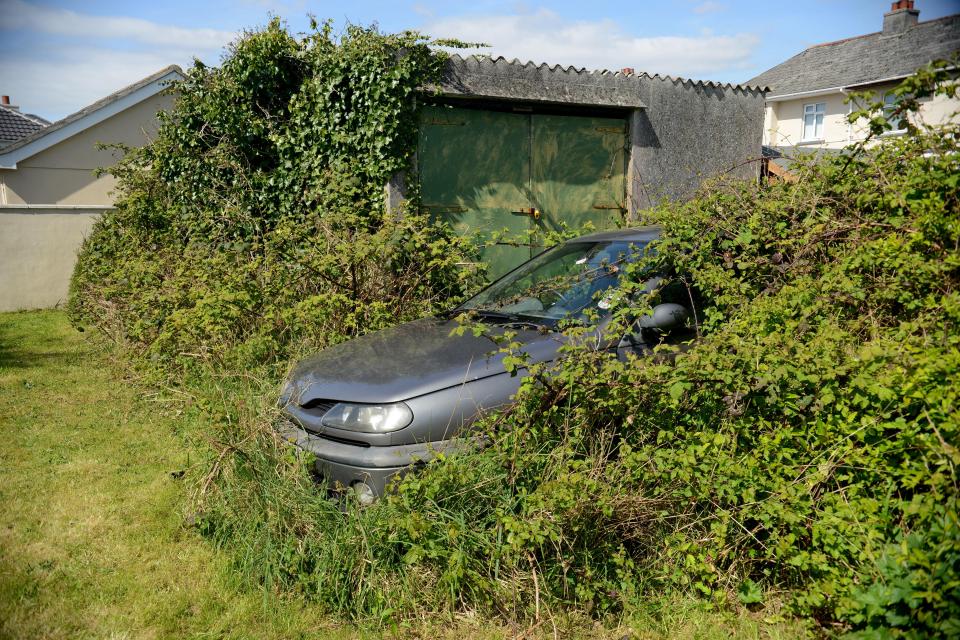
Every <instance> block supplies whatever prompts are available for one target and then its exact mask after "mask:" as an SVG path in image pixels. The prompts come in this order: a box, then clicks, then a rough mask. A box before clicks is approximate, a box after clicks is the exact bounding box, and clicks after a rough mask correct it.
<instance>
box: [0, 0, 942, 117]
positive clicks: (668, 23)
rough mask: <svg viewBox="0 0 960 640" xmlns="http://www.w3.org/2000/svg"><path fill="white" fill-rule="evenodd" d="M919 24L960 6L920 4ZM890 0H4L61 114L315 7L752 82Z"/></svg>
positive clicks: (20, 93) (14, 38)
mask: <svg viewBox="0 0 960 640" xmlns="http://www.w3.org/2000/svg"><path fill="white" fill-rule="evenodd" d="M916 7H917V8H918V9H920V12H921V13H920V20H921V21H923V20H932V19H935V18H939V17H942V16H945V15H949V14H952V13H958V12H960V0H917V1H916ZM889 8H890V1H889V0H800V1H796V2H771V1H770V0H632V1H624V0H619V1H613V0H589V1H587V2H584V1H583V0H578V1H569V0H565V1H561V2H536V1H534V0H521V1H516V0H512V1H510V0H507V1H503V0H472V1H471V2H469V3H464V2H449V1H441V0H413V1H406V0H394V1H393V2H368V1H363V0H354V1H352V2H334V1H332V0H319V1H318V0H235V1H233V2H229V1H226V0H212V1H208V2H203V1H202V0H199V1H198V0H192V1H191V0H157V1H154V2H136V1H126V2H123V1H116V0H86V1H85V2H76V1H70V0H0V93H3V94H9V95H10V96H11V97H12V99H13V102H14V103H16V104H18V105H20V106H21V107H22V108H23V109H24V110H25V111H28V112H32V113H37V114H39V115H42V116H44V117H47V118H50V119H57V118H61V117H63V116H65V115H67V114H69V113H71V112H73V111H76V110H78V109H80V108H81V107H83V106H85V105H87V104H89V103H91V102H94V101H95V100H97V99H99V98H101V97H103V96H104V95H106V94H108V93H110V92H112V91H115V90H117V89H119V88H121V87H123V86H125V85H127V84H130V83H132V82H135V81H136V80H138V79H140V78H142V77H144V76H147V75H149V74H150V73H153V72H154V71H157V70H158V69H160V68H162V67H164V66H166V65H168V64H172V63H176V64H180V65H187V64H189V63H190V61H191V59H192V58H193V57H198V58H200V59H201V60H203V61H204V62H207V63H211V64H216V63H217V61H218V60H219V59H220V57H221V55H222V52H223V46H224V45H225V44H226V43H228V42H229V41H230V40H231V39H233V38H235V37H236V35H237V34H238V33H239V32H241V31H243V30H244V29H251V28H255V27H257V26H258V25H262V24H263V23H265V22H266V20H267V19H268V17H269V15H271V14H274V15H279V16H281V17H283V18H285V19H286V20H287V22H288V24H289V26H290V28H291V29H292V30H294V31H304V30H306V29H307V28H308V17H307V16H308V14H313V15H315V16H316V17H318V18H321V19H323V18H331V19H333V20H334V21H335V22H336V23H337V24H338V25H343V24H345V23H347V22H353V23H356V24H371V23H374V22H376V23H377V24H379V26H380V28H381V29H383V30H385V31H399V30H403V29H417V30H419V31H422V32H424V33H427V34H429V35H431V36H434V37H459V38H461V39H464V40H468V41H474V42H477V41H482V42H486V43H489V44H491V45H492V47H491V48H489V49H484V50H482V51H481V52H482V53H492V54H494V55H504V56H506V57H508V58H513V57H517V58H520V59H522V60H524V61H526V60H527V59H532V60H534V61H536V62H550V63H561V64H573V65H576V66H585V67H588V68H608V69H620V68H622V67H633V68H634V69H636V70H637V71H638V72H639V71H647V72H649V73H661V74H671V75H680V76H684V77H692V78H697V79H705V80H720V81H729V82H743V81H745V80H748V79H749V78H751V77H753V76H754V75H756V74H758V73H760V72H761V71H763V70H765V69H767V68H769V67H772V66H774V65H776V64H778V63H780V62H782V61H783V60H786V59H787V58H789V57H790V56H792V55H794V54H796V53H799V52H800V51H802V50H803V49H804V48H806V47H808V46H810V45H811V44H816V43H819V42H827V41H831V40H838V39H841V38H848V37H851V36H856V35H861V34H864V33H870V32H873V31H878V30H879V29H880V26H881V23H882V16H883V13H884V12H885V11H888V10H889Z"/></svg>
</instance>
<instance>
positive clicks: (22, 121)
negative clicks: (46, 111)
mask: <svg viewBox="0 0 960 640" xmlns="http://www.w3.org/2000/svg"><path fill="white" fill-rule="evenodd" d="M48 124H50V122H49V121H48V120H44V119H43V118H41V117H40V116H35V115H33V114H32V113H23V112H21V111H20V107H18V106H15V105H12V104H10V96H0V149H3V148H4V147H6V146H9V145H11V144H13V143H14V142H16V141H17V140H20V139H21V138H26V137H27V136H29V135H30V134H32V133H36V132H37V131H39V130H40V129H43V128H44V127H45V126H47V125H48Z"/></svg>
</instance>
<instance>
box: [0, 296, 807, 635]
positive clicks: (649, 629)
mask: <svg viewBox="0 0 960 640" xmlns="http://www.w3.org/2000/svg"><path fill="white" fill-rule="evenodd" d="M192 420H198V419H197V418H189V417H188V414H183V413H182V412H180V411H179V409H178V407H177V405H176V404H174V403H171V402H165V401H162V400H161V399H159V398H157V397H156V396H154V395H152V394H149V393H147V392H146V391H145V390H144V389H143V387H141V386H138V385H137V384H136V383H135V382H134V381H132V380H130V379H126V378H125V377H124V375H123V373H122V369H121V368H120V367H117V366H114V365H113V364H112V363H111V361H110V358H109V356H108V354H107V353H106V352H105V351H103V350H102V349H100V348H98V347H97V346H96V344H95V342H94V341H92V340H89V339H86V338H85V337H84V336H83V334H80V333H77V332H76V331H74V330H73V329H72V328H70V326H69V325H68V323H67V320H66V317H65V315H64V314H63V313H62V312H56V311H43V312H29V313H8V314H0V506H2V508H0V637H2V638H76V637H81V638H83V637H91V638H179V637H202V638H220V637H236V638H249V637H263V638H296V637H318V638H334V639H335V638H347V637H351V638H352V637H357V636H362V635H369V634H364V633H363V632H361V631H358V630H357V629H355V628H351V627H346V626H340V625H337V624H335V623H332V622H331V621H330V619H329V618H326V617H324V616H323V615H322V614H321V613H320V612H319V611H318V610H317V608H316V607H312V606H310V605H309V603H305V602H302V601H300V600H298V599H295V598H288V599H281V598H279V597H277V596H275V595H272V594H267V593H264V592H263V591H261V590H258V589H254V588H251V587H249V586H246V585H242V584H236V583H234V582H232V581H231V580H230V578H229V576H230V573H229V570H228V568H227V560H226V558H224V557H223V556H222V555H221V554H219V553H218V552H217V551H216V550H214V549H213V548H211V546H210V545H209V544H207V543H206V542H205V541H204V540H203V539H201V538H200V537H199V536H198V535H197V534H196V533H195V532H194V531H193V530H192V529H190V528H188V527H186V526H185V525H184V508H185V506H184V505H185V504H186V503H187V491H188V488H187V487H184V486H182V483H181V482H180V481H178V480H177V479H176V477H175V475H176V474H175V473H174V472H176V471H178V470H180V469H183V468H184V467H185V466H186V465H187V464H188V463H189V451H188V449H187V447H186V445H185V443H184V440H183V439H182V437H181V435H180V434H185V433H189V432H190V431H191V430H195V429H202V426H203V425H202V424H200V423H195V422H191V421H192ZM762 617H763V616H762V615H761V614H757V615H753V614H748V613H743V614H741V615H733V614H720V613H713V612H710V611H707V610H706V609H704V608H703V607H702V606H701V605H699V604H697V603H695V602H692V601H690V602H681V603H678V605H677V607H676V608H675V609H671V610H667V611H663V610H661V611H658V612H656V614H655V615H653V614H651V613H650V612H648V613H646V614H644V615H643V616H639V617H637V618H636V619H635V620H633V621H632V622H631V629H627V628H626V627H620V628H618V629H594V630H593V631H592V632H590V633H589V634H587V635H589V636H591V637H596V638H601V637H603V638H623V637H625V636H627V637H635V638H659V637H681V638H724V639H726V638H731V637H744V638H767V637H769V638H795V637H800V636H801V635H802V633H803V629H802V625H799V624H795V623H775V624H767V623H764V622H763V621H762ZM517 631H522V629H521V630H516V629H508V628H505V627H502V626H495V627H487V626H486V625H484V624H483V623H482V622H480V621H475V620H474V621H470V620H464V621H462V622H460V623H457V624H455V625H446V624H443V623H442V622H441V623H439V624H437V626H430V627H418V628H413V629H408V630H404V631H393V632H390V633H388V635H398V634H399V635H404V636H413V637H449V638H456V637H464V636H468V637H473V638H483V637H505V636H506V637H509V636H511V635H514V634H516V633H517ZM533 633H534V635H539V634H546V636H545V637H552V636H553V632H552V630H551V629H549V628H548V629H544V628H542V627H541V628H539V629H537V630H536V631H535V632H533ZM561 634H562V632H561ZM526 637H530V636H526Z"/></svg>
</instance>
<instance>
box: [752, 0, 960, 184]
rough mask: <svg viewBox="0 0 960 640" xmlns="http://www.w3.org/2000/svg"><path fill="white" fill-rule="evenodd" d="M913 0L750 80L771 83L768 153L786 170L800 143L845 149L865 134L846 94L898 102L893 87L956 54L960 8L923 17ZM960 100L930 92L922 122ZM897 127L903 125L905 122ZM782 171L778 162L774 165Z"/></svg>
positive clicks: (940, 118) (946, 114)
mask: <svg viewBox="0 0 960 640" xmlns="http://www.w3.org/2000/svg"><path fill="white" fill-rule="evenodd" d="M919 16H920V12H919V11H918V10H917V9H915V8H914V3H913V0H898V1H897V2H894V3H893V4H892V6H891V8H890V11H889V12H888V13H886V14H884V15H883V29H882V30H881V31H878V32H876V33H869V34H867V35H862V36H856V37H853V38H847V39H845V40H838V41H836V42H827V43H824V44H818V45H814V46H812V47H810V48H808V49H806V50H804V51H802V52H801V53H799V54H797V55H795V56H794V57H792V58H790V59H789V60H787V61H786V62H783V63H781V64H778V65H777V66H775V67H773V68H772V69H768V70H767V71H764V72H763V73H761V74H760V75H758V76H756V77H755V78H752V79H750V80H749V81H748V84H751V85H760V86H765V87H768V88H769V92H768V93H767V96H766V110H765V115H764V125H763V144H764V145H765V149H764V151H765V155H766V156H768V157H771V158H775V159H777V164H778V165H779V166H780V167H781V168H782V167H783V166H785V164H786V163H787V162H788V159H789V156H790V154H791V153H795V152H796V151H797V150H798V149H800V150H807V151H816V152H818V153H831V152H834V153H835V152H837V151H832V150H839V149H842V148H843V147H846V146H847V145H849V144H851V143H855V142H858V141H860V140H863V139H864V137H865V136H866V134H867V129H866V127H865V126H864V125H863V124H858V123H852V124H851V123H849V122H848V121H847V116H848V114H850V113H851V112H852V111H855V110H856V109H857V108H858V107H857V106H856V105H855V104H853V102H852V101H847V100H846V98H847V96H848V95H849V94H851V93H853V92H864V91H867V92H870V93H872V94H873V95H874V96H875V97H876V98H877V99H880V98H882V99H883V100H884V102H886V103H892V100H893V95H892V94H891V93H890V90H891V89H893V88H894V87H896V86H897V85H898V84H899V83H900V81H902V80H903V79H904V78H906V77H907V76H909V75H911V74H913V73H914V72H915V71H916V70H917V69H919V68H920V67H923V66H925V65H927V64H928V63H930V62H932V61H934V60H951V59H953V60H954V61H955V57H956V56H957V55H958V53H960V14H958V15H952V16H947V17H944V18H939V19H937V20H929V21H927V22H920V21H919ZM958 110H960V102H958V101H956V100H950V99H946V98H943V97H941V96H937V97H934V98H927V99H924V101H923V102H922V104H921V108H920V111H919V112H918V114H917V120H918V121H917V124H928V125H935V124H942V123H944V122H946V121H947V120H948V119H951V118H956V117H957V116H956V114H957V112H958ZM892 124H893V125H894V130H893V131H892V132H890V133H889V134H887V135H897V133H898V132H900V131H902V129H903V128H902V126H900V125H899V123H892ZM771 169H772V170H773V172H774V173H777V167H776V166H773V165H771Z"/></svg>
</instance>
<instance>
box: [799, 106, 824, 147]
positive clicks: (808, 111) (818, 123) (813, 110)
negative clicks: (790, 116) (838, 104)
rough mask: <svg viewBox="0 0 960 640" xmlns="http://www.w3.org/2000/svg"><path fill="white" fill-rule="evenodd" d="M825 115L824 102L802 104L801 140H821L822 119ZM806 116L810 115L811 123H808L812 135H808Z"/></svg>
mask: <svg viewBox="0 0 960 640" xmlns="http://www.w3.org/2000/svg"><path fill="white" fill-rule="evenodd" d="M826 115H827V103H826V102H811V103H809V104H805V105H803V117H802V118H801V119H800V127H801V139H800V141H801V142H822V141H823V121H824V119H825V116H826ZM807 116H810V117H811V119H812V123H811V125H810V127H811V129H812V131H811V132H810V133H811V134H812V135H808V131H807Z"/></svg>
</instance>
